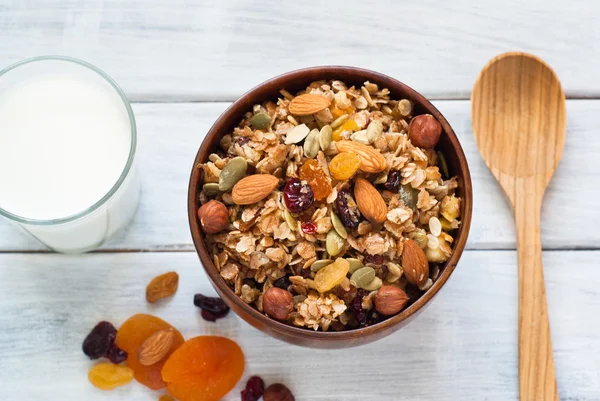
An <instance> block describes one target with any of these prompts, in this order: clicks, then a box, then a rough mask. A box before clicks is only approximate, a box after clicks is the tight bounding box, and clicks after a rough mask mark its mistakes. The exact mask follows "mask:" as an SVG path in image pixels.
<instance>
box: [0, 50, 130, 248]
mask: <svg viewBox="0 0 600 401" xmlns="http://www.w3.org/2000/svg"><path fill="white" fill-rule="evenodd" d="M135 150H136V125H135V118H134V115H133V112H132V110H131V106H130V104H129V101H128V100H127V98H126V97H125V94H124V93H123V92H122V91H121V89H120V88H119V87H118V85H117V84H116V83H115V82H114V81H113V80H112V79H111V78H110V77H109V76H107V75H106V74H105V73H104V72H102V71H101V70H99V69H98V68H96V67H94V66H92V65H90V64H88V63H86V62H83V61H80V60H76V59H72V58H68V57H59V56H47V57H37V58H32V59H28V60H24V61H21V62H19V63H17V64H14V65H12V66H10V67H8V68H6V69H5V70H3V71H1V72H0V215H3V216H5V217H6V218H8V219H9V220H11V221H13V222H15V223H17V225H20V226H22V227H23V228H24V229H25V230H27V231H28V232H29V233H31V234H32V235H33V236H34V237H35V238H37V239H38V240H39V241H41V242H42V243H43V244H45V245H46V246H48V247H49V248H51V249H53V250H55V251H58V252H65V253H79V252H87V251H90V250H93V249H95V248H97V247H99V246H101V245H102V244H103V243H104V242H105V241H106V240H107V239H108V238H110V237H111V236H113V235H114V234H115V233H117V232H119V231H120V230H122V229H123V228H124V227H125V226H126V225H127V224H128V223H129V221H130V220H131V219H132V217H133V215H134V214H135V211H136V209H137V205H138V202H139V197H140V185H139V178H138V173H137V170H136V167H135V164H134V157H135ZM0 241H2V239H1V238H0Z"/></svg>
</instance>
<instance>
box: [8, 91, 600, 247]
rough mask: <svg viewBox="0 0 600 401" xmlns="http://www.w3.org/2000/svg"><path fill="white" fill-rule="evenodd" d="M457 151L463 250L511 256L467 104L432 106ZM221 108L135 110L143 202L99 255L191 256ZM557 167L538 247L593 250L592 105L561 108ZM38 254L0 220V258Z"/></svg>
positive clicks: (597, 216) (599, 172)
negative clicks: (202, 162) (208, 151)
mask: <svg viewBox="0 0 600 401" xmlns="http://www.w3.org/2000/svg"><path fill="white" fill-rule="evenodd" d="M435 104H436V106H438V107H439V109H440V110H441V112H442V113H443V114H444V115H445V116H446V117H447V118H448V120H449V121H450V123H451V125H452V126H453V127H454V129H455V131H456V133H457V134H458V136H459V139H460V141H461V143H462V145H463V148H464V150H465V153H466V154H467V159H468V161H469V165H470V169H471V175H472V179H473V190H474V195H475V199H474V214H473V224H472V228H471V234H470V238H469V243H468V248H469V249H514V248H515V229H514V224H513V222H512V216H511V211H510V208H509V206H508V202H507V201H506V199H505V197H504V194H503V192H502V190H501V188H500V187H499V186H498V184H497V183H496V181H495V180H494V179H493V177H492V176H491V174H490V173H489V171H488V169H487V167H486V166H485V164H484V162H483V160H482V159H481V156H480V155H479V152H478V151H477V147H476V145H475V141H474V138H473V133H472V131H471V122H470V106H469V102H468V101H436V102H435ZM227 105H228V103H184V104H182V103H171V104H155V103H142V104H134V110H135V113H136V117H137V122H138V131H139V151H138V156H137V157H138V162H139V166H140V172H141V175H142V181H143V195H142V201H141V205H140V209H139V211H138V214H137V216H136V217H135V220H134V222H133V224H132V225H131V226H130V227H129V229H128V230H127V231H126V232H125V233H124V234H123V235H121V236H120V237H118V238H116V239H115V240H113V241H111V242H110V243H109V244H106V245H105V247H104V248H103V249H105V250H123V249H142V250H193V245H192V242H191V236H190V234H189V228H188V222H187V209H186V208H187V206H186V201H187V185H188V179H189V173H190V171H191V168H192V164H193V161H194V157H195V155H196V151H197V149H198V147H199V146H200V143H201V141H202V139H203V138H204V134H205V133H206V131H207V130H208V129H209V127H210V126H211V125H212V123H213V122H214V121H215V120H216V118H217V117H218V116H219V114H220V113H221V112H222V111H223V110H224V109H225V108H226V107H227ZM567 111H568V119H569V121H568V134H567V139H566V146H565V151H564V155H563V160H562V162H561V164H560V165H559V167H558V169H557V171H556V174H555V176H554V178H553V180H552V182H551V184H550V187H549V189H548V192H547V195H546V199H545V202H544V207H543V215H542V222H543V224H542V238H543V245H544V247H545V248H547V249H549V248H553V249H571V248H587V249H589V248H594V249H595V248H598V247H599V246H600V231H599V230H598V229H597V222H598V221H599V220H600V208H599V207H598V197H600V188H599V187H598V183H600V163H599V162H598V158H597V155H598V154H599V153H600V141H598V122H597V121H598V113H599V112H600V101H598V100H570V101H568V102H567ZM39 249H43V248H42V247H41V245H39V244H38V243H37V242H35V241H34V240H32V239H30V238H29V237H28V236H27V235H25V234H24V233H22V232H20V231H18V230H16V229H15V228H14V227H13V226H12V225H9V224H7V223H6V222H5V221H1V220H0V251H7V250H11V251H15V250H39Z"/></svg>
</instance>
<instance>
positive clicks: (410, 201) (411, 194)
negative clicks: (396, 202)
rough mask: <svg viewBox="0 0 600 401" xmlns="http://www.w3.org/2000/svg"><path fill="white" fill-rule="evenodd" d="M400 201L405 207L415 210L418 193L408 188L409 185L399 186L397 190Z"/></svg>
mask: <svg viewBox="0 0 600 401" xmlns="http://www.w3.org/2000/svg"><path fill="white" fill-rule="evenodd" d="M398 192H399V194H400V199H402V201H403V202H404V204H405V205H406V207H409V208H411V209H412V210H415V208H416V207H417V201H418V200H419V191H417V190H416V189H414V188H413V187H411V186H410V184H406V185H400V188H399V191H398Z"/></svg>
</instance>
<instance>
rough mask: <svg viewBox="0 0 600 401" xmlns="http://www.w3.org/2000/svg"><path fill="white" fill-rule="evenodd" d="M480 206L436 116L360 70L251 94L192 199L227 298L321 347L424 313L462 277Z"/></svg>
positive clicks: (228, 117)
mask: <svg viewBox="0 0 600 401" xmlns="http://www.w3.org/2000/svg"><path fill="white" fill-rule="evenodd" d="M417 144H418V145H417ZM232 163H233V164H232ZM212 202H219V203H220V205H219V207H214V206H213V207H210V208H207V207H206V205H208V204H210V203H212ZM213 205H214V204H213ZM223 207H225V208H226V209H227V211H228V213H227V217H228V218H227V219H223ZM202 208H204V210H202ZM208 209H215V210H217V211H219V216H218V218H215V219H212V218H211V216H208V215H207V213H205V212H206V211H207V210H208ZM471 209H472V193H471V180H470V175H469V170H468V167H467V163H466V159H465V156H464V153H463V151H462V148H461V146H460V144H459V142H458V139H457V138H456V136H455V134H454V132H453V131H452V128H451V127H450V125H449V124H448V122H447V121H446V120H445V119H444V118H443V116H442V115H441V114H440V113H439V111H438V110H437V109H435V107H434V106H433V105H432V104H431V103H430V102H429V101H427V100H426V99H425V98H424V97H423V96H422V95H420V94H418V93H417V92H415V91H414V90H412V89H410V88H409V87H407V86H405V85H404V84H402V83H400V82H398V81H396V80H394V79H392V78H390V77H387V76H385V75H382V74H379V73H376V72H372V71H367V70H362V69H358V68H350V67H318V68H310V69H305V70H299V71H294V72H291V73H288V74H285V75H282V76H279V77H277V78H274V79H272V80H270V81H268V82H266V83H263V84H261V85H259V86H258V87H256V88H254V89H253V90H251V91H250V92H248V93H246V94H245V95H243V96H242V97H241V98H240V99H239V100H238V101H236V102H235V103H234V104H233V105H232V106H231V107H230V108H229V109H227V110H226V111H225V113H224V114H223V115H222V116H221V117H220V118H219V119H218V120H217V122H216V123H215V125H214V126H213V127H212V128H211V130H210V131H209V132H208V134H207V136H206V138H205V140H204V142H203V143H202V146H201V147H200V150H199V151H198V154H197V157H196V161H195V164H194V169H193V171H192V175H191V179H190V186H189V194H188V215H189V220H190V227H191V231H192V236H193V238H194V244H195V246H196V249H197V251H198V254H199V256H200V259H201V261H202V264H203V266H204V268H205V269H206V272H207V274H208V276H209V278H210V279H211V281H212V283H213V285H214V287H215V288H216V290H217V291H218V292H219V294H220V295H221V296H222V297H223V299H224V300H225V301H226V302H227V303H228V304H229V305H230V307H231V308H232V309H233V310H234V311H235V312H236V313H237V314H238V315H240V316H241V317H242V318H243V319H245V320H246V321H247V322H249V323H250V324H252V325H253V326H255V327H256V328H258V329H260V330H262V331H264V332H265V333H267V334H270V335H272V336H274V337H276V338H279V339H282V340H285V341H288V342H291V343H294V344H298V345H303V346H311V347H321V348H332V347H338V348H340V347H348V346H355V345H359V344H364V343H368V342H371V341H374V340H376V339H378V338H381V337H383V336H385V335H388V334H390V333H392V332H393V331H395V330H397V329H398V328H400V327H401V326H402V325H403V324H404V323H406V322H407V321H408V320H409V318H411V317H413V316H414V315H415V313H416V312H417V311H419V310H420V309H422V307H423V306H424V305H425V304H426V303H427V302H428V301H429V300H430V299H431V298H432V297H433V296H434V295H435V294H436V293H437V292H438V291H439V289H440V288H441V287H442V286H443V285H444V283H445V282H446V281H447V279H448V278H449V276H450V274H451V273H452V271H453V270H454V268H455V267H456V264H457V262H458V259H459V258H460V255H461V253H462V251H463V249H464V246H465V243H466V240H467V235H468V231H469V227H470V220H471ZM206 219H207V220H208V222H209V223H210V224H208V225H207V226H203V221H204V220H206ZM215 222H217V223H219V224H215ZM215 227H216V228H220V227H222V229H221V230H220V231H216V232H215Z"/></svg>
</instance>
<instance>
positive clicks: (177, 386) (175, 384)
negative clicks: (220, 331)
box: [162, 336, 244, 401]
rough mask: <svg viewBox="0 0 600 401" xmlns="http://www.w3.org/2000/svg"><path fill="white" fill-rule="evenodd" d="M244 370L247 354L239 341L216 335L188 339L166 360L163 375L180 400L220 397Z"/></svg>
mask: <svg viewBox="0 0 600 401" xmlns="http://www.w3.org/2000/svg"><path fill="white" fill-rule="evenodd" d="M243 373H244V354H243V353H242V350H241V348H240V346H239V345H237V343H235V342H234V341H232V340H230V339H228V338H225V337H215V336H200V337H195V338H191V339H189V340H187V341H186V342H185V344H183V345H182V346H181V347H180V348H179V349H178V350H177V351H175V352H174V353H173V355H171V357H170V358H169V359H168V360H167V362H166V363H165V366H164V367H163V369H162V378H163V380H164V381H165V382H166V383H167V391H168V392H169V394H171V395H172V396H173V397H175V398H176V399H178V400H179V401H218V400H220V399H221V398H222V397H223V396H224V395H225V394H227V393H228V392H229V391H231V389H232V388H233V387H234V386H235V385H236V383H237V382H238V381H239V380H240V378H241V377H242V374H243Z"/></svg>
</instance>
